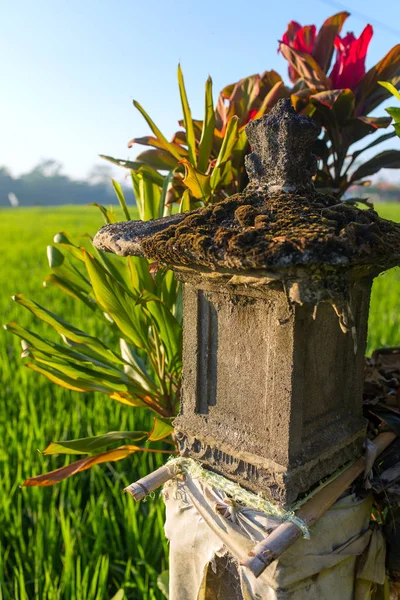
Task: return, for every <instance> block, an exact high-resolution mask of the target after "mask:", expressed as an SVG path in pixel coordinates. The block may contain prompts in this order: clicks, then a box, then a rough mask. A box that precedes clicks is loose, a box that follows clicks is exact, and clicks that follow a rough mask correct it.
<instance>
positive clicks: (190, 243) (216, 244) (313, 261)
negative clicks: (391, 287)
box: [142, 186, 400, 270]
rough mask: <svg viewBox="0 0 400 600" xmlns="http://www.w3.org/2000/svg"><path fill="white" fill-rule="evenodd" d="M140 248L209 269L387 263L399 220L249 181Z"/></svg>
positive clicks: (398, 252) (393, 253)
mask: <svg viewBox="0 0 400 600" xmlns="http://www.w3.org/2000/svg"><path fill="white" fill-rule="evenodd" d="M142 247H143V250H144V254H145V255H146V256H147V257H148V258H151V259H154V260H157V261H159V262H161V263H166V264H172V265H174V264H175V265H186V266H194V265H195V266H203V267H207V268H209V269H211V270H218V269H234V270H248V269H261V268H273V267H279V268H281V267H285V266H300V265H304V266H306V265H343V266H345V265H352V264H382V265H389V264H395V263H396V262H397V261H396V257H400V226H399V225H398V224H396V223H392V222H391V221H387V220H385V219H381V218H380V217H379V216H378V214H377V213H376V212H375V211H374V210H372V209H369V210H362V209H359V208H357V207H355V206H353V205H350V204H347V203H345V202H338V201H337V200H336V199H335V198H333V197H331V196H328V195H325V194H320V193H317V192H315V193H313V194H311V195H310V194H308V195H307V197H305V196H303V195H300V194H296V193H293V194H289V193H283V192H279V193H273V194H267V193H266V192H265V190H262V191H258V190H255V189H254V188H253V189H252V188H251V187H250V186H249V187H248V188H247V189H246V190H245V191H244V192H243V193H241V194H236V195H234V196H232V197H230V198H228V199H227V200H225V201H222V202H219V203H218V204H215V205H212V206H208V207H206V208H202V209H199V210H196V211H192V212H191V213H188V215H187V216H186V217H185V218H184V219H183V220H182V221H181V222H179V223H177V224H173V225H171V226H169V227H168V228H166V229H164V230H163V231H160V232H158V233H156V234H154V235H152V236H151V237H149V238H147V239H143V241H142Z"/></svg>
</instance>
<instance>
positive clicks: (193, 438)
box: [95, 100, 400, 598]
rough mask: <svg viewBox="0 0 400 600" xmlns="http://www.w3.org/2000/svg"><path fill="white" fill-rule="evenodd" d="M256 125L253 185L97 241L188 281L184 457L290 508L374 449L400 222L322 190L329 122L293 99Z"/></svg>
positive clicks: (250, 165) (251, 129)
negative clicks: (374, 370) (370, 444)
mask: <svg viewBox="0 0 400 600" xmlns="http://www.w3.org/2000/svg"><path fill="white" fill-rule="evenodd" d="M246 132H247V135H248V138H249V142H250V145H251V147H252V153H251V154H250V155H249V156H248V157H247V159H246V168H247V171H248V174H249V179H250V183H249V185H248V187H247V188H246V190H245V191H244V192H243V193H241V194H237V195H235V196H232V197H231V198H229V199H227V200H225V201H222V202H219V203H217V204H215V205H211V206H207V207H206V208H203V209H198V210H195V211H192V212H190V213H188V214H184V215H176V216H174V217H170V218H168V219H159V220H157V221H154V222H149V223H137V222H128V223H117V224H113V225H108V226H106V227H104V228H102V229H101V230H100V232H99V233H98V234H97V236H96V238H95V245H96V246H97V247H98V248H100V249H103V250H108V251H112V252H117V253H118V254H122V255H127V254H139V255H143V256H146V257H147V258H150V259H154V260H157V261H158V262H159V263H161V264H163V265H167V266H168V267H170V268H172V269H173V270H174V271H175V273H176V275H177V277H179V278H180V279H181V281H182V283H183V290H184V343H183V394H182V408H181V413H180V415H179V416H178V417H177V419H176V420H175V424H174V425H175V428H176V436H177V440H178V442H179V445H180V451H181V454H183V455H184V456H190V457H192V458H194V459H196V460H199V461H201V462H202V463H203V464H204V465H206V466H208V467H209V468H210V469H212V470H215V471H217V472H219V473H221V474H223V475H225V476H226V477H228V478H230V479H233V480H235V481H237V482H239V483H240V484H241V485H242V486H244V487H246V488H248V489H250V490H254V491H256V492H258V493H261V494H263V495H264V496H265V497H267V498H269V499H272V500H273V501H276V502H279V503H280V504H282V505H285V506H287V505H289V504H290V503H292V502H293V501H294V500H295V499H296V497H297V496H298V495H299V494H300V493H302V492H306V491H307V490H308V489H310V487H311V486H313V485H314V484H316V483H317V482H318V481H319V480H320V479H321V478H323V477H325V476H327V475H330V474H331V473H332V472H334V471H335V470H336V469H337V468H338V467H340V466H341V465H343V464H344V463H345V462H347V461H348V460H349V459H351V458H353V457H354V456H356V455H357V454H358V453H359V452H360V451H361V446H362V443H363V440H364V436H365V423H364V420H363V418H362V384H363V364H364V352H365V346H366V337H367V320H368V307H369V297H370V289H371V283H372V279H373V277H375V276H376V275H377V274H378V273H379V272H381V271H382V270H385V269H386V268H388V267H389V266H391V265H394V264H396V263H397V262H398V260H399V255H400V228H399V226H397V225H395V224H393V223H391V222H389V221H385V220H383V219H381V218H379V216H378V215H377V213H376V212H375V211H373V210H360V209H358V208H355V207H354V206H351V205H348V204H346V203H345V202H338V201H337V200H336V199H335V198H333V197H331V196H328V195H325V194H321V193H318V192H316V191H315V189H314V186H313V182H312V176H313V174H314V173H315V167H316V159H315V157H314V156H313V155H312V154H311V147H312V145H313V143H314V141H315V139H316V137H317V136H318V130H317V128H316V126H315V124H314V122H313V121H312V120H311V119H309V118H308V117H305V116H301V115H299V114H297V113H296V112H295V111H294V110H293V108H292V107H291V105H290V101H288V100H283V101H280V102H279V103H278V104H277V105H276V107H275V108H274V109H273V110H272V111H271V113H269V114H268V115H267V116H264V117H262V118H261V119H259V120H258V121H254V122H251V123H249V125H248V126H247V129H246ZM220 597H221V598H223V597H224V596H220Z"/></svg>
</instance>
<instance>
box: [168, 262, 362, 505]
mask: <svg viewBox="0 0 400 600" xmlns="http://www.w3.org/2000/svg"><path fill="white" fill-rule="evenodd" d="M180 277H181V278H183V280H184V281H185V283H184V311H183V313H184V337H183V365H184V367H183V392H182V409H181V414H180V415H179V416H178V417H177V419H176V420H175V422H174V426H175V428H176V431H177V439H178V442H179V444H180V449H181V453H182V454H184V455H187V456H191V457H193V458H196V459H198V460H200V461H202V462H203V463H205V464H206V465H208V466H210V467H211V468H212V469H214V470H216V471H218V472H220V473H222V474H223V475H225V476H227V477H229V478H231V479H234V480H236V481H238V482H239V483H240V484H242V485H243V486H244V487H246V488H249V489H252V490H254V491H256V492H259V493H262V494H263V495H264V496H265V497H267V498H270V499H272V500H275V501H277V502H279V503H281V504H284V505H288V504H290V503H291V502H292V501H293V500H294V499H295V498H296V497H297V495H298V494H299V493H301V492H304V491H306V490H308V489H309V488H310V486H312V485H313V484H314V483H316V482H318V481H319V480H320V479H321V478H323V477H325V476H326V475H329V474H330V473H332V472H333V471H334V470H335V469H336V468H337V467H339V466H340V465H342V464H344V463H345V462H346V461H347V460H350V459H351V458H353V457H354V455H355V454H357V452H358V451H360V449H361V445H362V442H363V439H364V434H365V425H364V420H363V418H362V381H363V369H364V352H365V345H366V335H367V319H368V305H369V295H370V285H371V279H370V278H365V279H363V280H361V281H352V280H350V281H349V289H350V303H351V306H352V307H353V309H354V312H355V314H356V330H357V342H358V350H357V353H356V354H355V353H354V346H353V340H352V338H351V336H350V335H349V334H343V332H342V331H341V330H340V328H339V327H338V322H337V316H336V314H335V312H334V310H333V308H332V306H331V305H329V304H328V303H322V304H321V305H320V306H319V308H318V311H317V315H316V318H315V320H314V319H313V306H312V305H310V304H304V305H303V306H295V307H292V308H291V307H290V306H289V304H288V302H287V298H286V294H285V292H284V290H283V287H282V284H281V283H279V282H277V283H275V285H272V286H271V285H269V286H267V285H265V286H264V288H260V287H258V288H255V289H252V288H251V287H249V286H248V285H240V284H238V285H227V284H226V282H224V283H223V282H221V281H217V282H215V281H212V280H207V281H204V279H202V278H199V277H198V276H197V275H196V274H189V273H185V274H184V275H183V274H181V275H180ZM356 307H357V309H356Z"/></svg>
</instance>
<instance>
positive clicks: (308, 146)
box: [245, 98, 319, 192]
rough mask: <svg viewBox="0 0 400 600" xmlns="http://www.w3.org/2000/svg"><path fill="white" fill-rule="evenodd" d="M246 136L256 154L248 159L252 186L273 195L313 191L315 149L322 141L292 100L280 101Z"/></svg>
mask: <svg viewBox="0 0 400 600" xmlns="http://www.w3.org/2000/svg"><path fill="white" fill-rule="evenodd" d="M246 134H247V137H248V140H249V143H250V146H251V149H252V153H251V154H249V155H248V156H246V159H245V164H246V170H247V173H248V176H249V179H250V184H256V185H257V186H260V187H264V188H265V187H266V188H268V190H269V191H271V192H273V191H280V190H282V191H284V192H295V191H311V190H313V189H314V186H313V182H312V179H311V178H312V176H313V175H315V173H316V167H317V159H316V157H315V156H314V155H313V154H312V146H313V144H314V142H315V140H316V139H317V137H318V134H319V130H318V127H317V125H316V124H315V123H314V121H313V120H312V119H310V117H307V116H304V115H300V114H299V113H297V112H296V111H295V110H294V108H293V107H292V103H291V101H290V99H289V98H285V99H283V100H279V101H278V102H277V104H276V105H275V106H274V108H273V109H272V110H271V112H270V113H269V114H267V115H265V116H264V117H261V119H258V120H257V121H251V122H250V123H249V124H248V125H247V127H246Z"/></svg>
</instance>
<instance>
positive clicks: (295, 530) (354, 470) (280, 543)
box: [241, 432, 396, 577]
mask: <svg viewBox="0 0 400 600" xmlns="http://www.w3.org/2000/svg"><path fill="white" fill-rule="evenodd" d="M395 439H396V434H395V433H392V432H384V433H381V434H379V435H378V436H377V437H376V438H375V439H374V444H375V446H376V449H377V456H378V455H379V454H381V453H382V452H383V451H384V450H385V449H386V448H387V447H388V446H389V445H390V444H391V443H392V442H393V441H394V440H395ZM364 467H365V459H364V457H361V458H359V459H358V460H357V461H356V462H355V463H353V464H352V465H350V466H349V468H348V469H346V470H345V471H343V473H342V474H341V475H339V477H337V478H336V479H335V480H334V481H332V482H331V483H330V484H328V485H327V486H326V487H325V488H323V489H322V490H321V491H320V492H318V493H317V494H315V496H313V497H312V498H311V499H310V500H308V502H306V503H305V504H303V506H302V507H301V508H300V509H299V510H298V511H297V512H296V516H297V517H299V518H300V519H302V520H303V521H304V523H305V524H306V525H307V527H311V526H312V525H314V523H316V522H317V521H318V519H320V518H321V517H322V515H323V514H325V512H326V511H327V510H328V509H329V508H330V507H331V506H332V505H333V504H334V503H335V502H336V500H337V499H338V498H339V497H340V496H341V495H342V494H343V492H344V491H345V490H346V489H347V488H348V487H349V486H350V485H351V484H352V483H353V481H354V480H355V479H356V478H357V477H358V476H359V475H361V473H362V472H363V471H364ZM301 536H302V532H301V530H300V528H299V527H298V526H297V525H295V524H294V523H291V522H288V521H287V522H285V523H282V525H279V527H277V528H276V529H275V530H274V531H273V532H272V533H271V534H270V535H268V536H267V537H266V538H264V539H263V540H261V541H260V542H258V544H256V545H255V546H254V547H253V548H252V550H251V551H250V552H249V558H247V560H245V561H243V562H241V564H242V565H243V566H245V567H247V568H249V569H250V571H251V572H252V573H253V574H254V575H255V576H256V577H259V576H260V575H261V574H262V573H263V571H264V570H265V569H266V568H267V567H268V566H269V565H270V564H271V563H272V562H273V561H274V560H276V559H278V558H279V557H280V556H281V555H282V554H283V553H284V552H286V550H288V548H290V546H291V545H292V544H294V542H295V541H296V540H298V539H299V538H300V537H301Z"/></svg>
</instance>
